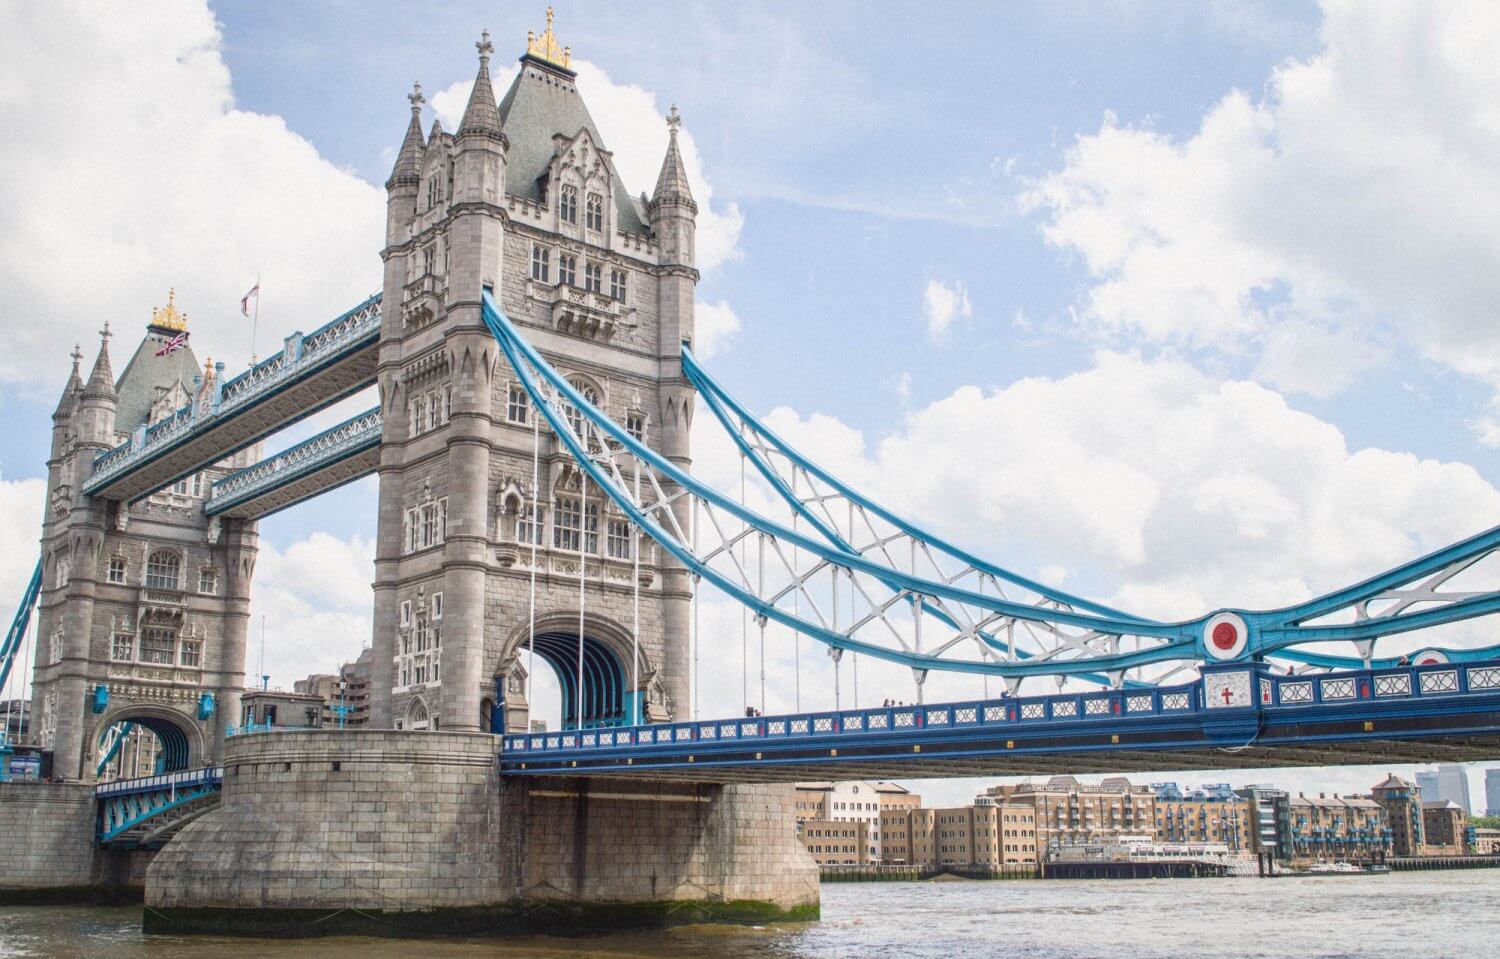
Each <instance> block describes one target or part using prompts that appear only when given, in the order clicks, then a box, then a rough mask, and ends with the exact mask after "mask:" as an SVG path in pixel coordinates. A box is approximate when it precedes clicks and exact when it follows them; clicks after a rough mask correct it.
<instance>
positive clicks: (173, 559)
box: [146, 549, 182, 589]
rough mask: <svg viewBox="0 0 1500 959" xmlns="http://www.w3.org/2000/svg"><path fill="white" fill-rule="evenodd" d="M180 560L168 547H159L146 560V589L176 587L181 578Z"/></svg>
mask: <svg viewBox="0 0 1500 959" xmlns="http://www.w3.org/2000/svg"><path fill="white" fill-rule="evenodd" d="M181 572H182V560H181V559H179V558H178V556H177V554H176V553H174V552H172V551H171V550H169V549H159V550H156V551H155V552H153V553H152V554H151V555H150V557H149V558H147V560H146V588H147V589H176V588H177V584H178V581H179V580H180V578H181Z"/></svg>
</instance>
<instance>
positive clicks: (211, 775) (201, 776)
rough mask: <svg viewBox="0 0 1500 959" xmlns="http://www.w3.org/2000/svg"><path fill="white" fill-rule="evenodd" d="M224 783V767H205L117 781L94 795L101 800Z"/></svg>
mask: <svg viewBox="0 0 1500 959" xmlns="http://www.w3.org/2000/svg"><path fill="white" fill-rule="evenodd" d="M223 781H224V767H223V766H204V767H203V768H201V769H184V770H181V771H179V772H174V773H160V774H158V775H156V776H140V777H137V778H135V779H116V780H114V781H113V782H107V783H100V784H99V785H97V786H95V787H94V795H95V796H96V797H98V798H100V799H104V798H107V797H111V796H124V795H128V794H130V793H145V792H161V791H163V790H172V789H190V788H192V787H194V786H211V785H217V784H219V783H222V782H223Z"/></svg>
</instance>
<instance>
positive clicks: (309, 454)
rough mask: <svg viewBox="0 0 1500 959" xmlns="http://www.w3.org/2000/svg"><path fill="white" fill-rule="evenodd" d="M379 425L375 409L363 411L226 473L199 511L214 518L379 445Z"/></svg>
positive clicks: (377, 410)
mask: <svg viewBox="0 0 1500 959" xmlns="http://www.w3.org/2000/svg"><path fill="white" fill-rule="evenodd" d="M383 426H384V420H383V419H382V417H381V415H380V408H379V407H376V408H375V409H373V410H365V411H364V412H363V413H360V414H358V415H355V416H351V417H349V418H348V419H347V420H345V421H344V422H342V423H340V424H338V425H337V426H333V427H330V428H329V429H326V430H324V431H323V432H321V433H319V434H318V435H317V436H314V437H312V438H310V439H307V440H304V441H302V442H301V443H298V444H297V445H296V446H293V447H290V448H289V449H286V450H283V451H282V452H280V453H277V454H276V455H274V456H269V457H267V458H266V459H263V460H261V461H260V462H258V463H255V464H253V465H251V466H247V467H245V468H244V469H242V470H237V471H236V472H233V473H230V474H229V475H228V476H226V477H224V478H223V479H221V480H219V481H218V482H216V483H214V484H213V485H212V486H211V487H209V493H208V502H206V503H205V504H204V506H203V512H205V513H207V514H208V515H209V516H217V515H219V514H221V513H224V512H226V511H228V510H230V509H233V508H234V507H235V506H238V505H240V504H241V503H244V502H246V501H248V500H252V499H255V498H256V497H259V496H264V495H266V494H267V493H270V492H273V491H275V490H278V489H281V488H282V487H285V486H287V485H288V484H290V483H293V482H295V481H297V480H299V479H302V478H303V477H305V476H308V475H309V474H312V473H315V472H317V471H318V470H323V469H327V468H328V467H330V466H333V465H336V464H338V463H341V462H343V461H345V460H347V459H349V458H350V457H353V456H357V455H359V454H360V453H363V452H366V451H367V450H370V449H374V448H375V447H378V446H379V445H380V435H381V429H382V427H383ZM358 478H359V476H358V475H353V476H350V477H348V478H346V479H344V480H343V481H342V482H341V483H339V484H338V485H343V483H347V482H351V481H353V480H355V479H358ZM335 488H336V486H327V487H321V488H320V489H319V490H318V491H317V492H318V493H326V492H328V491H329V490H331V489H335ZM292 505H295V502H287V503H285V504H282V505H281V506H280V507H279V508H281V509H285V508H286V507H288V506H292ZM266 515H269V514H260V516H258V517H257V518H264V516H266Z"/></svg>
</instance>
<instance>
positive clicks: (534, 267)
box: [531, 246, 552, 283]
mask: <svg viewBox="0 0 1500 959" xmlns="http://www.w3.org/2000/svg"><path fill="white" fill-rule="evenodd" d="M531 278H532V279H533V280H536V281H537V282H538V283H547V282H550V281H551V278H552V251H551V250H549V249H547V248H546V247H545V246H533V247H532V248H531Z"/></svg>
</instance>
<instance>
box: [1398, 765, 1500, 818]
mask: <svg viewBox="0 0 1500 959" xmlns="http://www.w3.org/2000/svg"><path fill="white" fill-rule="evenodd" d="M1486 783H1488V780H1486ZM1417 786H1419V787H1420V788H1421V790H1422V801H1423V802H1429V801H1433V800H1447V801H1448V802H1452V803H1455V804H1457V805H1458V807H1459V808H1460V809H1462V810H1463V811H1464V813H1465V814H1468V813H1471V812H1473V810H1474V806H1473V804H1472V802H1471V801H1470V799H1469V774H1468V771H1467V770H1465V769H1464V767H1462V766H1458V765H1453V764H1451V763H1450V764H1446V765H1442V766H1439V767H1437V769H1433V770H1423V771H1422V772H1419V773H1417ZM1487 788H1488V787H1487ZM1496 788H1500V786H1497V787H1496ZM1486 801H1488V800H1486Z"/></svg>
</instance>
